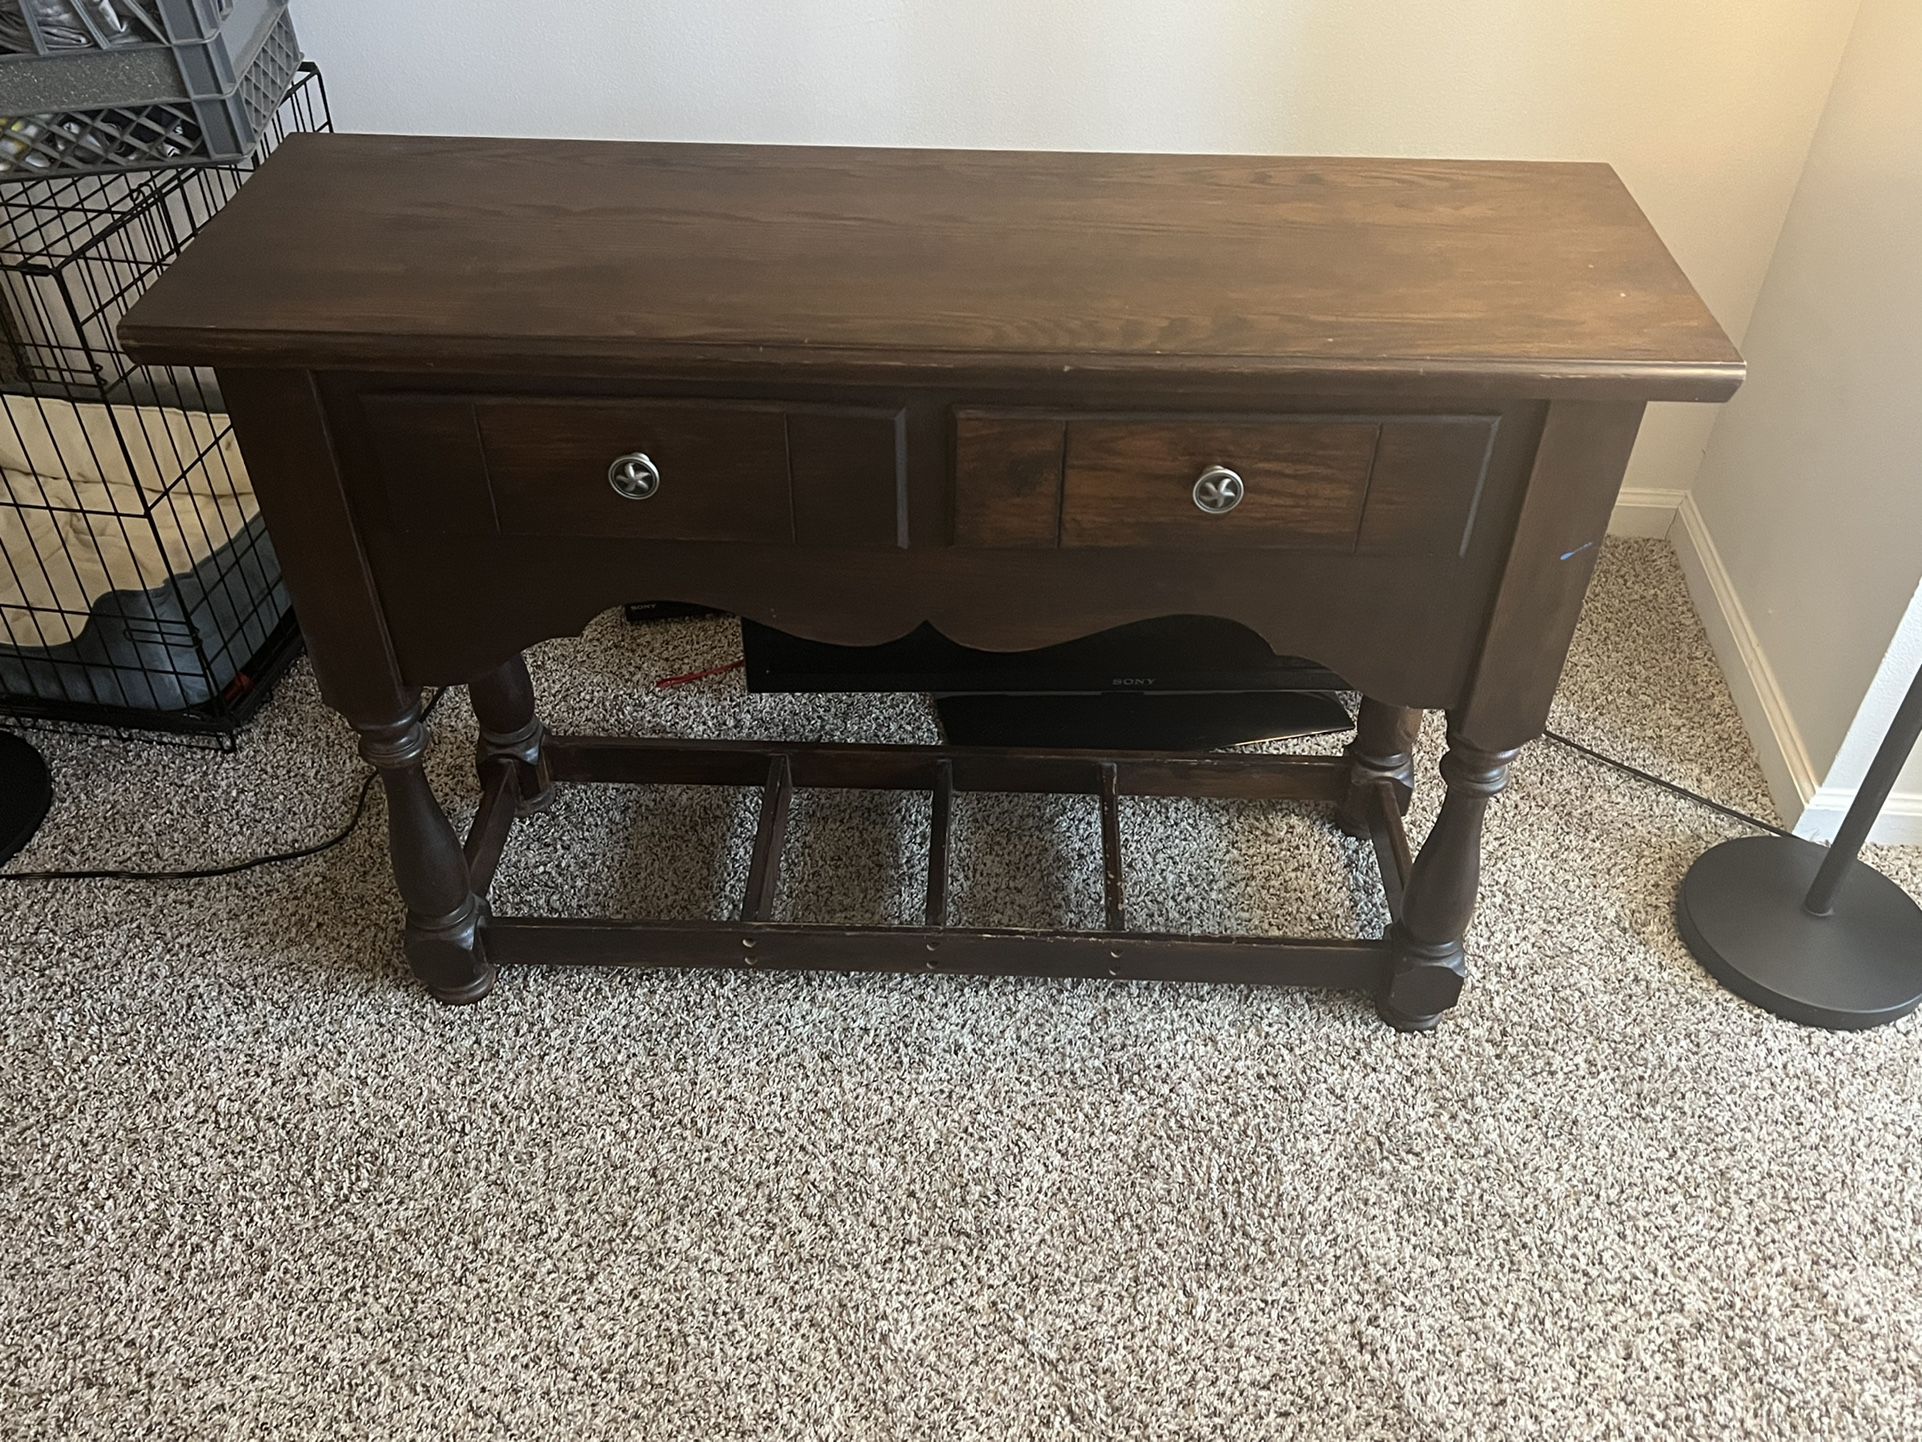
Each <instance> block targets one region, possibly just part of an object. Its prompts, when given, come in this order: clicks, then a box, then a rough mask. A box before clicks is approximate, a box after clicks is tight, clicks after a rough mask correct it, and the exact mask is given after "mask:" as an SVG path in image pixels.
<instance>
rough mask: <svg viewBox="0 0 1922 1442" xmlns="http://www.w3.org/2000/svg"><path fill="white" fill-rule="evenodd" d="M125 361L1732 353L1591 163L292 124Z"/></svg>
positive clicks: (1347, 361) (1411, 365)
mask: <svg viewBox="0 0 1922 1442" xmlns="http://www.w3.org/2000/svg"><path fill="white" fill-rule="evenodd" d="M121 338H122V340H123V342H124V343H125V344H126V346H127V347H128V349H129V350H131V351H132V352H133V353H134V355H135V356H136V357H137V358H139V359H142V360H156V361H157V360H182V359H187V358H191V359H194V360H197V361H209V360H214V361H221V362H226V363H247V364H254V365H263V364H265V365H277V364H295V365H300V366H315V365H319V364H322V363H325V362H328V361H330V360H350V359H353V358H356V357H358V356H364V355H365V354H367V353H368V352H369V351H370V350H372V351H376V352H377V353H378V354H379V355H380V357H381V359H382V361H383V363H385V364H387V365H389V366H395V367H400V366H406V365H409V364H414V365H420V366H435V367H442V366H446V365H449V364H456V363H463V362H466V363H476V364H478V363H484V364H485V365H486V366H487V367H489V368H496V367H502V366H513V365H524V364H527V363H535V362H539V363H546V364H556V365H575V366H590V365H591V366H597V367H602V368H605V367H608V366H633V367H652V368H655V369H657V370H658V368H659V366H660V365H661V364H662V363H664V362H665V363H671V362H674V361H676V360H682V361H685V360H690V359H697V358H708V359H713V360H725V361H726V362H727V363H728V364H729V365H731V366H741V367H752V366H760V367H768V368H772V367H780V368H781V369H782V370H783V372H784V373H785V374H787V375H790V376H792V375H794V374H795V373H796V370H797V368H805V367H807V366H809V365H810V364H811V363H813V362H816V361H819V362H823V363H833V362H841V363H844V364H845V363H847V362H849V361H860V360H869V361H872V362H875V363H876V364H879V365H884V366H885V367H886V368H888V369H891V370H894V371H896V372H901V371H912V370H917V369H920V370H938V369H942V368H952V367H956V366H965V365H966V364H967V363H968V362H969V361H970V360H971V359H974V358H981V357H992V358H993V360H994V362H995V365H996V367H997V369H998V370H999V372H1000V373H1002V374H1006V373H1007V371H1008V370H1009V368H1010V367H1011V366H1027V367H1029V368H1032V369H1037V370H1046V369H1051V368H1070V369H1073V370H1076V371H1080V372H1091V371H1092V372H1102V371H1147V372H1150V373H1156V374H1168V375H1176V374H1181V373H1205V374H1207V375H1210V376H1213V377H1219V376H1221V375H1222V374H1223V373H1224V372H1227V371H1236V370H1239V371H1246V372H1254V373H1265V374H1273V375H1276V376H1287V375H1289V374H1296V373H1299V374H1310V375H1312V376H1313V377H1314V378H1315V380H1316V383H1317V384H1319V385H1321V386H1328V385H1330V384H1336V383H1339V382H1341V381H1342V380H1343V379H1344V378H1351V379H1357V380H1364V379H1365V380H1378V381H1383V382H1386V383H1392V384H1396V385H1399V386H1401V387H1403V388H1406V387H1408V386H1410V385H1423V384H1427V385H1430V386H1432V387H1447V386H1453V387H1454V388H1455V389H1457V390H1459V389H1460V386H1461V383H1462V382H1463V381H1464V380H1467V381H1474V380H1480V381H1481V382H1483V383H1484V385H1492V384H1496V383H1505V384H1507V385H1508V386H1509V387H1510V388H1513V386H1514V383H1516V382H1525V383H1527V384H1526V385H1525V387H1524V388H1526V389H1529V390H1532V391H1533V392H1534V393H1537V394H1542V395H1583V396H1589V397H1600V396H1629V397H1632V398H1634V399H1637V400H1654V399H1677V400H1718V399H1723V398H1726V397H1727V396H1728V395H1729V394H1730V393H1732V392H1733V391H1734V389H1735V387H1736V386H1737V384H1739V382H1740V379H1741V374H1742V368H1741V362H1740V359H1739V357H1738V356H1737V354H1736V351H1735V349H1734V347H1733V346H1732V345H1730V343H1729V341H1728V338H1727V337H1726V336H1725V335H1724V334H1723V332H1722V329H1721V327H1720V326H1719V325H1718V324H1717V323H1716V321H1715V318H1714V317H1713V316H1712V315H1711V314H1710V313H1709V311H1708V309H1707V308H1706V307H1705V306H1704V305H1703V304H1702V302H1701V300H1700V299H1698V298H1697V296H1696V294H1695V292H1694V290H1693V289H1691V287H1690V285H1689V283H1688V280H1687V279H1686V277H1684V276H1683V274H1682V272H1681V270H1680V269H1679V267H1677V265H1676V264H1675V262H1674V260H1673V259H1672V258H1671V257H1670V255H1669V253H1668V251H1667V250H1666V249H1665V248H1664V246H1663V244H1662V242H1661V240H1660V239H1659V238H1658V237H1657V235H1656V234H1655V232H1654V230H1653V228H1652V227H1651V226H1650V225H1649V223H1648V221H1647V219H1646V218H1645V217H1644V216H1643V214H1642V212H1641V210H1640V209H1639V208H1638V207H1637V206H1636V204H1635V201H1634V200H1633V198H1632V197H1631V196H1630V195H1629V193H1628V191H1627V190H1626V189H1625V188H1624V187H1623V185H1622V183H1621V181H1620V180H1619V179H1618V178H1617V177H1616V175H1615V173H1614V172H1613V171H1612V170H1611V169H1610V168H1609V167H1607V166H1605V165H1598V164H1574V163H1568V164H1564V163H1546V162H1497V161H1459V160H1368V159H1298V158H1297V159H1278V158H1269V157H1261V156H1187V155H1111V154H1091V153H1038V154H1037V153H1009V152H994V151H955V150H847V149H814V148H804V147H779V146H728V145H678V144H628V143H607V142H591V141H568V142H560V141H549V140H539V141H533V140H489V139H453V138H438V137H407V136H378V135H301V136H294V137H292V138H290V139H289V140H288V142H287V144H286V145H285V146H284V147H282V149H281V150H280V151H279V153H277V154H276V155H275V156H274V157H273V158H272V159H271V160H269V161H268V162H267V164H266V165H265V166H264V167H263V168H262V170H261V171H260V173H259V174H258V175H257V176H255V177H254V178H253V179H252V180H251V181H249V183H248V184H247V186H246V187H245V189H244V190H243V191H242V192H241V193H240V195H239V197H238V198H237V199H236V200H235V201H234V202H233V203H232V204H231V205H230V206H229V207H228V208H227V209H226V210H225V211H223V212H222V213H221V215H220V216H219V217H217V218H216V219H215V220H214V222H213V223H212V225H210V226H209V227H208V228H207V230H206V231H205V233H204V234H202V235H201V236H200V238H199V239H197V240H196V241H195V242H194V244H193V246H192V247H190V248H189V250H188V251H187V253H186V255H185V256H184V257H182V259H181V260H180V261H179V262H177V263H176V264H175V265H174V267H173V268H172V270H171V271H170V272H169V273H168V274H167V275H166V276H164V277H162V278H161V280H160V281H159V282H158V283H157V284H156V285H155V287H154V288H153V290H152V291H151V293H150V294H149V295H148V296H147V297H146V299H145V300H143V301H142V302H141V304H140V305H139V307H138V308H137V310H136V311H135V312H134V314H133V316H132V318H131V319H130V320H129V321H128V322H127V323H126V324H125V325H124V326H123V327H122V329H121Z"/></svg>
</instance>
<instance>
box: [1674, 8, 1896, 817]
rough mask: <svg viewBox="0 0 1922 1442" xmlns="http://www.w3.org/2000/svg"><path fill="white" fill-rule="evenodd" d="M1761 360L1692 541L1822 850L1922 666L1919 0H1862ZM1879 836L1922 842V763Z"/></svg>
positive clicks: (1694, 500) (1735, 668)
mask: <svg viewBox="0 0 1922 1442" xmlns="http://www.w3.org/2000/svg"><path fill="white" fill-rule="evenodd" d="M1745 350H1746V352H1747V355H1748V360H1749V372H1750V380H1749V383H1748V385H1747V386H1746V387H1745V388H1744V389H1743V391H1742V393H1741V394H1740V395H1739V396H1737V397H1736V399H1735V401H1734V402H1733V403H1732V404H1731V405H1730V406H1729V407H1728V408H1727V410H1726V412H1725V413H1724V415H1723V417H1722V419H1721V422H1720V424H1719V425H1718V426H1717V428H1716V430H1715V433H1714V436H1713V439H1712V441H1711V444H1710V446H1709V449H1708V455H1707V458H1706V461H1705V463H1704V465H1703V468H1702V472H1701V475H1700V477H1699V479H1698V480H1697V483H1696V486H1695V490H1694V494H1693V496H1692V497H1691V503H1690V507H1689V511H1688V513H1687V514H1686V515H1685V517H1684V521H1685V525H1684V527H1683V528H1682V529H1683V531H1684V532H1686V533H1692V538H1691V535H1689V534H1683V535H1680V536H1678V540H1679V541H1680V543H1681V544H1682V546H1683V549H1684V554H1685V556H1688V555H1690V554H1691V552H1692V553H1694V555H1695V558H1696V566H1695V569H1697V570H1698V571H1700V570H1701V569H1702V568H1701V567H1700V564H1699V561H1700V556H1701V554H1702V553H1704V552H1706V554H1708V555H1711V556H1712V557H1714V558H1715V559H1716V561H1717V562H1718V565H1717V566H1716V567H1715V570H1716V571H1717V572H1718V573H1719V574H1718V575H1716V576H1713V577H1710V576H1707V575H1706V574H1704V575H1703V577H1702V579H1704V580H1709V581H1712V582H1713V584H1711V585H1709V586H1707V587H1706V588H1705V589H1704V588H1700V587H1698V596H1697V602H1698V605H1699V606H1700V607H1701V609H1703V611H1704V612H1705V613H1709V614H1710V624H1711V629H1712V630H1717V631H1721V632H1724V633H1725V645H1724V652H1725V654H1724V655H1723V657H1722V660H1723V664H1724V667H1725V669H1727V670H1728V671H1729V672H1730V674H1731V679H1732V681H1734V682H1735V685H1736V689H1737V691H1738V693H1742V694H1743V696H1744V699H1745V700H1746V701H1747V702H1748V706H1747V708H1746V709H1747V710H1748V712H1749V713H1750V714H1749V716H1748V720H1749V723H1750V729H1751V731H1753V732H1754V733H1755V735H1756V739H1757V745H1758V747H1759V748H1760V749H1761V751H1762V753H1763V758H1764V761H1765V763H1767V764H1768V766H1769V769H1770V770H1771V773H1772V774H1771V781H1772V783H1774V785H1773V789H1774V790H1775V792H1776V795H1777V801H1778V803H1779V804H1780V805H1781V806H1782V808H1783V810H1784V811H1785V812H1786V813H1787V814H1788V815H1789V816H1791V817H1792V818H1793V817H1797V816H1798V813H1799V812H1800V811H1801V810H1802V809H1803V808H1804V807H1805V806H1806V804H1807V803H1808V802H1809V801H1811V800H1814V801H1815V802H1816V803H1817V804H1816V805H1815V807H1814V809H1813V811H1812V812H1811V813H1810V814H1808V815H1807V816H1806V817H1804V818H1803V819H1802V825H1801V829H1802V830H1803V831H1804V832H1805V833H1806V834H1811V835H1823V834H1828V833H1831V832H1832V831H1833V829H1834V824H1835V820H1836V818H1837V816H1838V815H1839V812H1840V810H1841V809H1842V807H1843V805H1844V804H1845V802H1846V799H1847V796H1848V794H1849V793H1851V792H1852V791H1853V790H1854V787H1855V785H1856V783H1857V782H1858V781H1859V779H1860V776H1861V772H1862V769H1863V768H1864V767H1865V766H1866V764H1867V762H1868V758H1869V755H1870V754H1871V753H1872V751H1873V749H1874V741H1875V738H1876V736H1877V735H1879V733H1880V731H1881V729H1882V727H1883V726H1884V725H1885V724H1886V722H1887V719H1888V717H1889V715H1890V714H1891V713H1892V712H1893V710H1894V706H1895V703H1896V701H1897V700H1898V699H1899V698H1900V696H1901V693H1902V691H1903V690H1904V689H1906V687H1907V684H1908V680H1909V676H1910V675H1912V674H1913V671H1914V668H1915V666H1916V663H1917V661H1918V659H1922V637H1919V636H1918V635H1917V634H1916V633H1917V632H1918V630H1922V614H1912V605H1911V603H1912V601H1913V600H1914V598H1915V595H1916V587H1917V582H1918V580H1922V5H1918V4H1917V3H1916V0H1864V3H1863V5H1862V7H1861V12H1860V16H1859V19H1858V21H1857V24H1856V28H1855V33H1854V37H1853V38H1852V39H1851V41H1850V42H1849V46H1848V49H1847V52H1846V54H1845V55H1844V57H1843V60H1842V64H1841V68H1840V71H1839V73H1838V75H1837V77H1836V82H1835V88H1834V93H1833V96H1832V98H1831V100H1830V102H1829V105H1828V108H1827V110H1826V111H1825V113H1824V115H1823V117H1822V121H1821V125H1820V127H1819V129H1818V130H1817V133H1816V137H1815V142H1814V144H1813V146H1812V147H1811V149H1810V152H1809V156H1808V164H1807V168H1806V170H1805V172H1804V174H1803V177H1802V181H1801V185H1800V187H1799V189H1798V190H1797V191H1796V194H1795V198H1794V202H1793V204H1792V205H1791V206H1790V209H1789V213H1788V219H1787V221H1786V223H1785V224H1784V226H1783V228H1782V234H1781V240H1780V243H1779V245H1778V247H1777V249H1776V253H1775V257H1774V261H1773V263H1772V265H1771V266H1770V268H1769V271H1768V276H1767V280H1766V281H1765V283H1764V285H1763V287H1762V291H1761V297H1760V301H1759V303H1758V305H1757V307H1756V310H1755V315H1754V319H1753V321H1752V323H1751V325H1750V327H1749V330H1748V335H1747V338H1746V343H1745ZM1718 592H1719V593H1720V594H1718ZM1731 618H1733V625H1731V624H1730V622H1731ZM1741 631H1746V633H1747V634H1746V635H1745V636H1744V635H1740V634H1737V633H1738V632H1741ZM1729 643H1733V644H1729ZM1865 696H1866V697H1867V698H1868V700H1867V702H1866V703H1865V701H1864V698H1865ZM1852 728H1853V731H1854V734H1853V735H1851V730H1852ZM1845 739H1846V740H1847V741H1848V742H1849V744H1848V746H1847V748H1846V754H1845V748H1844V741H1845ZM1772 753H1777V754H1772ZM1838 758H1839V761H1838ZM1798 773H1799V774H1798ZM1816 788H1819V795H1818V794H1817V790H1816ZM1796 793H1799V794H1796ZM1880 834H1881V835H1883V836H1884V837H1886V838H1888V839H1896V838H1897V837H1900V838H1901V839H1904V840H1922V762H1911V765H1910V769H1909V772H1908V775H1907V777H1906V778H1905V780H1904V783H1903V785H1902V786H1901V788H1900V789H1899V791H1898V797H1897V800H1896V802H1895V803H1894V806H1893V808H1892V814H1891V816H1890V825H1889V827H1888V828H1887V829H1885V830H1884V831H1883V832H1882V833H1880Z"/></svg>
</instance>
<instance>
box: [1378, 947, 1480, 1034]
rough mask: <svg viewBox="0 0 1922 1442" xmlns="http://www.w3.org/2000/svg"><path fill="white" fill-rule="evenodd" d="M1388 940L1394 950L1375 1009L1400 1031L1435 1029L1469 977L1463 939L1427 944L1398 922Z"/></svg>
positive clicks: (1456, 999)
mask: <svg viewBox="0 0 1922 1442" xmlns="http://www.w3.org/2000/svg"><path fill="white" fill-rule="evenodd" d="M1389 940H1390V941H1391V942H1392V944H1393V947H1394V950H1393V952H1392V954H1391V956H1390V959H1389V963H1388V980H1387V982H1386V983H1385V984H1384V985H1383V987H1382V989H1381V991H1380V992H1378V993H1377V994H1376V996H1375V1010H1376V1011H1377V1012H1379V1013H1380V1015H1381V1019H1382V1020H1383V1021H1385V1022H1387V1023H1388V1024H1389V1025H1390V1026H1392V1027H1394V1028H1395V1030H1397V1031H1433V1030H1434V1029H1435V1027H1436V1026H1437V1025H1438V1024H1439V1023H1440V1021H1441V1019H1442V1017H1443V1016H1445V1015H1447V1013H1448V1011H1449V1010H1450V1009H1451V1008H1452V1007H1453V1006H1454V1005H1455V1003H1456V1002H1457V1001H1459V1000H1460V999H1461V994H1462V988H1463V986H1464V985H1466V983H1467V980H1468V968H1467V965H1466V960H1465V957H1464V955H1463V952H1462V947H1461V943H1460V942H1452V943H1445V944H1442V945H1434V946H1431V945H1426V944H1424V943H1422V942H1418V941H1416V940H1414V939H1413V938H1412V937H1410V936H1408V934H1407V933H1406V932H1404V931H1403V930H1402V929H1401V928H1400V927H1399V926H1397V927H1393V928H1391V929H1390V931H1389Z"/></svg>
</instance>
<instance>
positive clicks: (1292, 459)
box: [1061, 420, 1381, 551]
mask: <svg viewBox="0 0 1922 1442" xmlns="http://www.w3.org/2000/svg"><path fill="white" fill-rule="evenodd" d="M1380 429H1381V428H1380V426H1379V425H1377V424H1375V423H1373V422H1369V421H1346V420H1338V421H1321V420H1312V421H1292V420H1275V421H1271V420H1258V421H1228V420H1222V421H1191V420H1139V421H1135V420H1126V421H1122V420H1113V421H1111V420H1076V421H1071V422H1069V424H1068V434H1067V456H1066V460H1065V463H1064V466H1063V471H1062V495H1061V544H1062V545H1063V546H1206V547H1209V548H1211V549H1212V548H1215V547H1243V546H1284V547H1294V548H1305V549H1317V550H1344V551H1345V550H1351V549H1353V547H1354V544H1355V538H1356V537H1357V535H1358V534H1359V533H1360V530H1361V518H1362V509H1363V506H1364V503H1365V502H1366V500H1367V497H1368V474H1369V470H1370V467H1371V466H1372V465H1373V463H1374V456H1375V443H1376V440H1377V438H1378V436H1379V434H1380ZM1213 466H1225V467H1228V468H1229V469H1231V470H1233V471H1234V472H1235V473H1236V474H1237V475H1238V476H1240V477H1241V480H1242V484H1243V492H1242V497H1241V500H1240V502H1239V503H1238V504H1236V505H1235V506H1234V508H1233V509H1232V510H1229V511H1226V512H1224V513H1222V514H1211V513H1209V512H1208V511H1206V510H1203V509H1202V507H1201V506H1200V505H1198V504H1197V503H1196V501H1195V494H1194V488H1195V483H1196V482H1197V480H1199V479H1200V478H1201V476H1202V473H1203V472H1205V471H1207V470H1208V469H1209V468H1210V467H1213Z"/></svg>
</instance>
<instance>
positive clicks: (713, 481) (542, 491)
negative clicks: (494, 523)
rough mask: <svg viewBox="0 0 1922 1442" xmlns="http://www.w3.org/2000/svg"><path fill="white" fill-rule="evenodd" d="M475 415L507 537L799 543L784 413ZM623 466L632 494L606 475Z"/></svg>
mask: <svg viewBox="0 0 1922 1442" xmlns="http://www.w3.org/2000/svg"><path fill="white" fill-rule="evenodd" d="M474 412H475V417H476V419H477V421H478V423H479V428H480V440H481V449H482V452H483V454H484V455H485V457H486V462H487V474H488V478H489V480H490V482H491V484H492V489H493V495H494V513H495V515H496V517H497V518H498V519H499V522H500V528H501V530H502V531H505V532H507V533H509V534H518V535H558V536H639V537H644V538H646V539H648V540H657V541H786V540H791V539H793V535H794V528H793V518H792V516H791V514H790V512H789V506H788V456H787V419H786V416H785V415H784V414H783V412H782V410H781V408H780V407H779V406H772V405H753V404H737V403H734V402H720V401H665V400H664V401H651V400H642V401H587V400H581V401H573V400H484V401H480V402H478V403H477V404H476V405H475V407H474ZM623 458H631V459H629V460H628V461H627V463H626V467H625V470H624V472H623V473H622V474H623V482H622V483H623V485H625V486H626V487H627V494H623V493H622V492H621V491H620V490H619V489H617V488H616V487H615V485H614V484H613V483H612V480H611V478H610V477H611V472H612V468H614V467H615V466H616V465H617V464H620V463H621V462H622V460H623Z"/></svg>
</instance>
